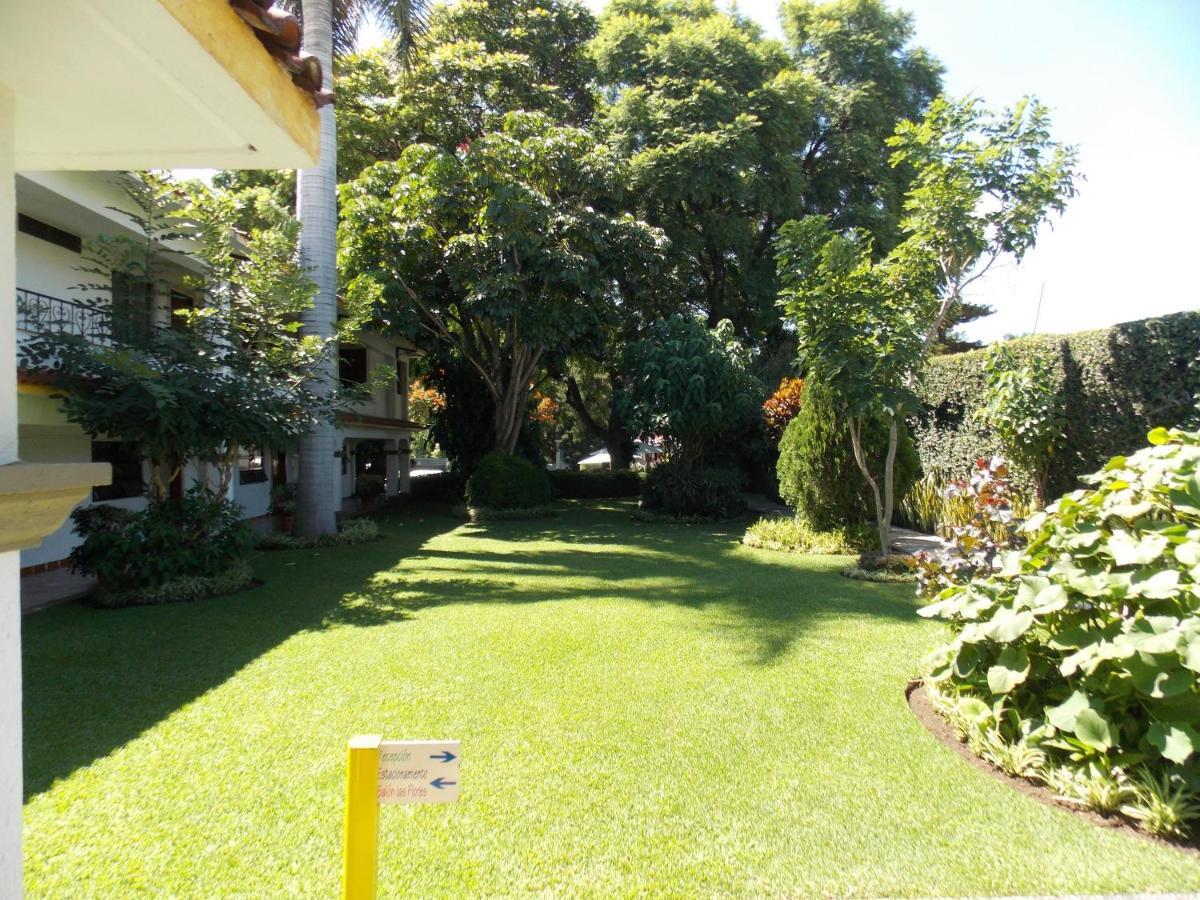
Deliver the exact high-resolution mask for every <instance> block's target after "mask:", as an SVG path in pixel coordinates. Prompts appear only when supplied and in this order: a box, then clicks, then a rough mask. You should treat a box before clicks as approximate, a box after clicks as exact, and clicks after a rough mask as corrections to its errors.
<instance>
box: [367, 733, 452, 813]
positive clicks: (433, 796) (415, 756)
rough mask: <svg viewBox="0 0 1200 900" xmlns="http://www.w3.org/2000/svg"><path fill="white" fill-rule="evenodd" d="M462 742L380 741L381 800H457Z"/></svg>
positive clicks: (446, 801)
mask: <svg viewBox="0 0 1200 900" xmlns="http://www.w3.org/2000/svg"><path fill="white" fill-rule="evenodd" d="M458 763H459V749H458V741H380V743H379V795H378V796H379V802H380V803H453V802H454V801H455V800H457V799H458Z"/></svg>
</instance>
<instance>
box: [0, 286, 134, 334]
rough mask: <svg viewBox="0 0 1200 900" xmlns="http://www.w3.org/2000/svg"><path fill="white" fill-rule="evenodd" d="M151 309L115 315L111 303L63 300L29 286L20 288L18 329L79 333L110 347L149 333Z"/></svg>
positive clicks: (24, 330)
mask: <svg viewBox="0 0 1200 900" xmlns="http://www.w3.org/2000/svg"><path fill="white" fill-rule="evenodd" d="M151 328H152V324H151V315H150V310H149V309H148V308H147V309H139V310H136V311H134V310H129V311H128V312H125V311H123V313H122V315H119V316H118V315H114V314H113V310H112V308H111V307H110V306H109V305H108V304H104V305H99V304H96V303H94V302H93V303H87V302H81V301H78V300H64V299H62V298H61V297H51V296H49V295H48V294H41V293H38V292H37V291H31V290H28V289H26V288H17V331H18V332H25V333H26V334H39V333H43V332H50V333H52V334H77V335H79V336H80V337H82V338H84V339H85V340H86V341H87V342H88V343H91V344H97V345H100V346H109V345H111V344H113V343H114V342H116V343H122V344H136V343H138V342H139V341H142V340H145V339H146V338H147V337H149V335H150V331H151Z"/></svg>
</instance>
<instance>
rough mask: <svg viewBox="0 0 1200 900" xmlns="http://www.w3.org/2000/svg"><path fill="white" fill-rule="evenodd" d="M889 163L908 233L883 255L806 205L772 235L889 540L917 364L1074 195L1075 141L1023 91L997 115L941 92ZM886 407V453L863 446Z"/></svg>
mask: <svg viewBox="0 0 1200 900" xmlns="http://www.w3.org/2000/svg"><path fill="white" fill-rule="evenodd" d="M889 143H890V145H891V146H892V147H893V148H894V152H893V156H892V163H893V165H896V166H901V165H912V166H913V167H914V168H915V170H916V175H915V178H914V179H913V182H912V186H911V187H910V188H909V190H908V193H907V194H906V197H905V203H904V210H905V216H904V219H903V221H902V223H901V224H902V227H903V229H904V231H905V234H906V237H905V240H904V241H903V242H902V243H900V244H898V245H897V246H896V247H895V248H894V249H893V250H892V251H891V253H889V254H888V255H887V256H886V257H884V258H883V259H882V260H879V261H876V259H875V254H874V252H873V248H872V247H871V244H870V239H869V238H868V237H867V236H866V235H865V233H863V232H861V231H850V232H845V233H842V232H839V231H838V230H836V229H831V228H830V226H829V222H828V220H826V219H824V218H821V217H816V216H810V217H808V218H805V219H803V220H800V221H798V222H790V223H788V224H787V226H785V228H784V230H783V232H782V233H781V235H780V240H779V243H778V253H779V264H780V266H781V269H782V271H783V278H782V281H783V290H782V291H781V293H780V303H781V305H782V306H783V307H784V308H785V310H786V311H787V313H788V315H789V316H790V317H791V318H792V319H793V321H794V322H795V324H796V332H797V335H798V338H799V347H800V352H801V361H802V362H803V363H804V364H805V365H806V366H807V368H808V373H809V378H810V379H813V380H815V381H817V382H819V383H821V384H823V385H825V386H827V387H828V388H829V389H830V391H831V393H832V394H833V396H834V397H835V398H836V400H837V401H838V405H839V408H841V409H843V410H844V411H845V413H846V415H847V416H848V418H849V425H850V436H851V442H852V444H853V450H854V457H855V462H857V464H858V467H859V469H860V470H861V471H862V474H863V477H864V478H865V479H866V481H867V484H868V485H869V487H870V489H871V492H872V495H873V497H874V500H875V511H876V524H877V525H878V529H879V540H880V550H881V551H882V552H884V553H886V552H887V550H888V537H889V529H890V527H891V519H892V511H893V507H894V503H895V493H894V489H893V465H894V462H895V456H896V449H897V442H898V437H899V434H898V432H899V423H900V421H901V420H902V419H903V418H904V416H905V415H906V414H907V412H909V411H911V410H913V409H915V406H916V398H915V394H914V390H915V388H916V386H917V384H918V381H919V379H920V377H921V371H922V368H923V363H924V362H925V360H926V358H927V357H928V355H929V354H930V352H931V351H932V348H933V346H934V344H935V342H936V340H937V338H938V335H939V333H941V331H942V329H943V328H944V327H945V325H946V323H947V322H948V321H950V317H951V315H952V313H953V311H954V310H955V308H956V304H958V303H959V302H961V300H962V292H963V290H964V289H965V288H966V287H967V286H968V285H970V284H972V283H973V282H975V281H976V280H977V279H979V278H982V277H983V276H984V275H985V274H986V273H987V271H988V269H990V268H991V266H992V265H993V264H994V263H995V261H996V260H997V259H1000V258H1001V257H1003V256H1005V255H1011V256H1013V257H1015V258H1016V259H1018V260H1020V258H1021V257H1022V255H1024V253H1025V252H1026V251H1027V250H1029V248H1031V247H1032V246H1033V245H1034V242H1035V241H1036V240H1037V232H1038V229H1039V228H1040V226H1041V225H1043V224H1044V223H1045V222H1046V221H1047V220H1048V219H1049V218H1050V216H1051V215H1052V214H1053V213H1055V212H1060V211H1061V210H1062V209H1063V207H1064V205H1065V204H1066V202H1067V200H1068V199H1069V198H1070V197H1071V196H1072V195H1073V194H1074V192H1075V186H1074V179H1075V177H1076V174H1075V170H1074V165H1075V151H1074V149H1073V148H1071V147H1069V146H1067V145H1064V144H1061V143H1058V142H1056V141H1054V140H1052V138H1051V136H1050V120H1049V114H1048V112H1047V111H1046V109H1045V107H1042V106H1040V105H1039V104H1038V103H1036V102H1035V101H1030V100H1022V101H1021V102H1020V103H1018V104H1017V105H1016V106H1015V107H1013V108H1012V109H1011V110H1006V111H1005V112H1003V113H1000V114H999V115H993V114H991V113H989V112H988V111H987V110H985V109H983V108H982V106H981V105H980V104H979V103H978V101H976V100H965V101H953V100H946V99H943V98H939V99H938V100H937V101H935V102H934V103H933V104H932V106H931V107H930V109H929V112H928V113H927V114H926V116H925V117H924V118H923V119H922V120H921V121H920V122H918V123H913V122H905V123H902V124H901V126H900V127H899V128H898V129H897V133H896V136H895V137H894V138H893V139H891V140H890V141H889ZM871 418H876V419H882V420H883V421H884V422H885V423H886V424H887V426H888V431H889V438H888V445H887V450H886V453H885V458H884V460H882V462H880V461H878V460H871V459H868V458H867V454H866V449H865V444H864V441H863V437H862V435H863V423H864V422H866V421H867V420H868V419H871Z"/></svg>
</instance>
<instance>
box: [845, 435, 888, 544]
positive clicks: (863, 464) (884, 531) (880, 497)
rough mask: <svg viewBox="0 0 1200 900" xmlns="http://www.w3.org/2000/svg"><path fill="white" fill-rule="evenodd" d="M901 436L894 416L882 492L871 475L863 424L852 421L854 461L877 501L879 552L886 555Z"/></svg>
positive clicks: (876, 515) (851, 436)
mask: <svg viewBox="0 0 1200 900" xmlns="http://www.w3.org/2000/svg"><path fill="white" fill-rule="evenodd" d="M899 435H900V428H899V424H898V423H897V421H896V417H895V416H893V417H892V421H891V426H890V427H889V428H888V450H887V460H886V462H885V463H884V474H883V489H882V491H881V490H880V487H879V482H878V480H876V478H875V476H874V475H872V474H871V469H870V467H869V466H868V465H867V454H866V451H865V450H864V449H863V443H862V422H861V421H860V420H858V419H851V420H850V444H851V446H852V447H853V449H854V461H855V462H856V463H858V470H859V471H860V472H862V474H863V477H864V478H866V479H867V485H868V486H869V487H870V488H871V496H872V498H873V499H874V501H875V527H876V529H877V530H878V533H879V552H880V553H884V554H886V553H887V552H888V549H889V548H890V546H891V543H892V540H891V538H892V508H893V505H894V501H893V497H892V494H893V485H892V470H893V466H894V463H895V460H896V445H897V444H898V442H899ZM885 494H886V499H885V497H884V495H885Z"/></svg>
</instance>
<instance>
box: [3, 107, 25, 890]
mask: <svg viewBox="0 0 1200 900" xmlns="http://www.w3.org/2000/svg"><path fill="white" fill-rule="evenodd" d="M13 116H14V102H13V95H12V92H11V91H10V90H8V88H7V87H6V86H5V85H3V84H0V466H2V465H6V464H7V463H13V462H16V461H17V234H16V222H17V183H16V171H15V169H14V167H13V140H14V137H13V135H14V128H15V125H14V121H13ZM21 777H22V772H21V554H20V551H19V550H10V551H7V552H0V897H20V896H21V805H22V786H21Z"/></svg>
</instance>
